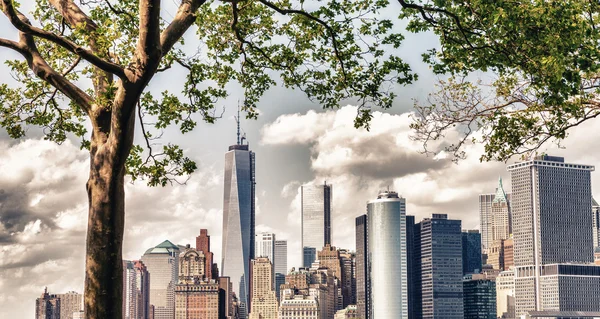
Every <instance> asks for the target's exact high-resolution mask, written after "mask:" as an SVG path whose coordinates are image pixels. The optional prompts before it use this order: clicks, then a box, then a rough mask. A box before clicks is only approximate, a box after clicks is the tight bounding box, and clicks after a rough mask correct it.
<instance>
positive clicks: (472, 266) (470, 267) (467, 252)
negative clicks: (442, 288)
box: [462, 230, 482, 275]
mask: <svg viewBox="0 0 600 319" xmlns="http://www.w3.org/2000/svg"><path fill="white" fill-rule="evenodd" d="M462 251H463V253H462V262H463V275H467V274H477V273H480V272H481V269H482V264H481V234H480V233H479V231H478V230H466V231H463V232H462Z"/></svg>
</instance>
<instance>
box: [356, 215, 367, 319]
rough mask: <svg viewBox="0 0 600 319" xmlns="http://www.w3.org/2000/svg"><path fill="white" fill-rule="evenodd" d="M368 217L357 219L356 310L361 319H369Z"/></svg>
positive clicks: (361, 216)
mask: <svg viewBox="0 0 600 319" xmlns="http://www.w3.org/2000/svg"><path fill="white" fill-rule="evenodd" d="M367 254H368V246H367V215H366V214H365V215H360V216H358V217H356V310H357V312H358V317H359V318H364V319H368V318H369V313H368V311H367V308H368V305H369V294H368V293H367V292H368V287H367V275H368V273H367Z"/></svg>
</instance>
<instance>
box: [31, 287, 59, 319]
mask: <svg viewBox="0 0 600 319" xmlns="http://www.w3.org/2000/svg"><path fill="white" fill-rule="evenodd" d="M35 319H60V298H59V297H58V296H57V295H52V294H49V293H48V288H44V293H42V295H41V296H40V297H39V298H37V299H36V300H35Z"/></svg>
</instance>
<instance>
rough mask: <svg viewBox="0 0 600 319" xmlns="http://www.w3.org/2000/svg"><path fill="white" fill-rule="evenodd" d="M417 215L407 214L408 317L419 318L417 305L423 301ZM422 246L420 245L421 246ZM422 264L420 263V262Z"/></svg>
mask: <svg viewBox="0 0 600 319" xmlns="http://www.w3.org/2000/svg"><path fill="white" fill-rule="evenodd" d="M416 240H417V239H416V238H415V216H411V215H406V268H407V271H406V279H407V283H408V318H419V316H420V315H419V311H418V309H417V307H419V305H418V304H417V303H418V302H420V301H421V299H420V297H419V296H418V294H419V290H420V286H418V285H417V275H418V274H419V271H420V270H419V268H418V267H417V260H416V255H417V251H416ZM419 248H420V247H419ZM419 265H420V263H419Z"/></svg>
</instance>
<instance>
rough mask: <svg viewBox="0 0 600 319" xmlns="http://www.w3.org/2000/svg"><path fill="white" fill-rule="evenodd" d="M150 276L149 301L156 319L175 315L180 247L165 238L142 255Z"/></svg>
mask: <svg viewBox="0 0 600 319" xmlns="http://www.w3.org/2000/svg"><path fill="white" fill-rule="evenodd" d="M141 259H142V262H143V263H144V265H145V266H146V270H147V271H148V274H149V276H150V295H149V297H150V298H149V303H150V305H152V307H151V308H152V309H151V312H152V311H153V313H154V316H153V317H154V319H173V318H174V317H175V285H176V284H177V273H178V268H179V267H178V264H179V247H178V246H176V245H174V244H173V243H172V242H170V241H168V240H165V241H164V242H162V243H160V244H159V245H157V246H156V247H152V248H150V249H148V250H146V252H145V253H144V255H143V256H142V258H141Z"/></svg>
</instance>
